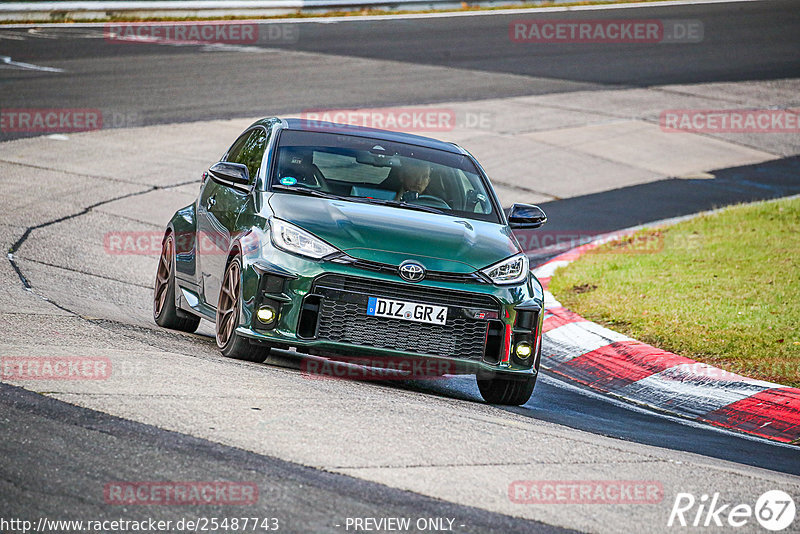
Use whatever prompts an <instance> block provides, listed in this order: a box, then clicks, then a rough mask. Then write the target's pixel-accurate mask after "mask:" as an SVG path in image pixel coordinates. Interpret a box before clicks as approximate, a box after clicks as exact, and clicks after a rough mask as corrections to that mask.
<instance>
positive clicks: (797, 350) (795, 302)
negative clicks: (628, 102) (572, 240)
mask: <svg viewBox="0 0 800 534" xmlns="http://www.w3.org/2000/svg"><path fill="white" fill-rule="evenodd" d="M550 289H551V291H552V292H553V294H554V295H555V297H556V298H557V299H558V300H559V301H560V302H561V303H562V304H563V305H564V306H566V307H567V308H569V309H571V310H573V311H575V312H577V313H579V314H581V315H583V316H584V317H586V318H587V319H590V320H592V321H595V322H598V323H600V324H604V325H606V326H608V327H609V328H612V329H614V330H616V331H618V332H622V333H624V334H626V335H628V336H630V337H632V338H634V339H638V340H640V341H643V342H645V343H649V344H651V345H654V346H656V347H659V348H662V349H665V350H668V351H671V352H674V353H676V354H680V355H683V356H686V357H689V358H693V359H695V360H698V361H701V362H705V363H709V364H711V365H715V366H717V367H721V368H723V369H726V370H729V371H733V372H735V373H739V374H743V375H746V376H751V377H754V378H760V379H764V380H770V381H773V382H778V383H780V384H785V385H789V386H794V387H800V198H795V199H782V200H778V201H769V202H760V203H756V204H748V205H740V206H735V207H731V208H728V209H725V210H723V211H721V212H718V213H715V214H707V215H702V216H700V217H697V218H695V219H692V220H689V221H686V222H682V223H679V224H677V225H675V226H672V227H669V228H667V229H661V230H653V229H646V230H642V231H641V232H639V233H637V234H636V235H635V236H632V237H631V238H628V239H624V240H621V241H618V242H614V243H609V244H606V245H603V246H601V247H598V248H597V249H595V250H593V251H591V252H589V253H588V254H586V255H584V256H582V257H581V258H580V259H579V260H577V261H575V262H573V263H572V264H570V265H568V266H566V267H564V268H562V269H559V270H558V271H557V272H556V274H555V275H554V276H553V278H552V281H551V286H550Z"/></svg>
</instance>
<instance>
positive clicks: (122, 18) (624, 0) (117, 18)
mask: <svg viewBox="0 0 800 534" xmlns="http://www.w3.org/2000/svg"><path fill="white" fill-rule="evenodd" d="M665 1H668V0H579V1H575V2H567V3H559V4H554V3H553V2H549V1H547V0H542V1H539V2H520V3H519V4H510V5H504V6H480V5H470V4H469V3H467V2H462V4H461V5H462V6H463V7H461V8H460V9H420V10H390V9H352V10H342V11H325V12H317V11H313V10H309V11H302V10H298V11H296V12H294V13H287V14H283V15H242V16H216V17H134V16H129V15H125V14H124V12H119V13H113V14H110V15H109V16H108V17H102V18H95V19H82V18H73V17H70V16H68V13H67V12H59V11H55V12H53V13H52V14H51V18H49V19H30V20H0V25H2V24H35V23H57V22H63V23H65V24H70V23H76V22H179V21H213V20H270V19H303V18H316V17H359V16H365V15H413V14H424V13H458V12H464V11H502V10H505V9H528V8H547V7H559V8H561V7H572V6H590V5H604V4H638V3H650V2H665Z"/></svg>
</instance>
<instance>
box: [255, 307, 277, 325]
mask: <svg viewBox="0 0 800 534" xmlns="http://www.w3.org/2000/svg"><path fill="white" fill-rule="evenodd" d="M256 317H258V320H259V321H261V322H262V323H264V324H269V323H271V322H272V321H274V320H275V308H273V307H271V306H261V307H260V308H259V309H258V311H257V312H256Z"/></svg>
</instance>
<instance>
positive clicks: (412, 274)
mask: <svg viewBox="0 0 800 534" xmlns="http://www.w3.org/2000/svg"><path fill="white" fill-rule="evenodd" d="M397 270H398V272H399V273H400V278H402V279H403V280H406V281H408V282H419V281H420V280H422V279H423V278H425V267H423V266H422V265H420V264H419V263H417V262H415V261H411V260H406V261H404V262H403V263H401V264H400V267H399V268H398V269H397Z"/></svg>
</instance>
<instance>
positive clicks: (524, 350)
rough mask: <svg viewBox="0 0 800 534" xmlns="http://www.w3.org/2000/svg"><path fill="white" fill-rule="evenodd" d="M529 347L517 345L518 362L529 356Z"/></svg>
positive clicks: (525, 344)
mask: <svg viewBox="0 0 800 534" xmlns="http://www.w3.org/2000/svg"><path fill="white" fill-rule="evenodd" d="M531 352H532V351H531V346H530V344H528V343H517V348H516V353H517V357H518V358H519V359H520V360H524V359H526V358H527V357H528V356H530V355H531Z"/></svg>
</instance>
